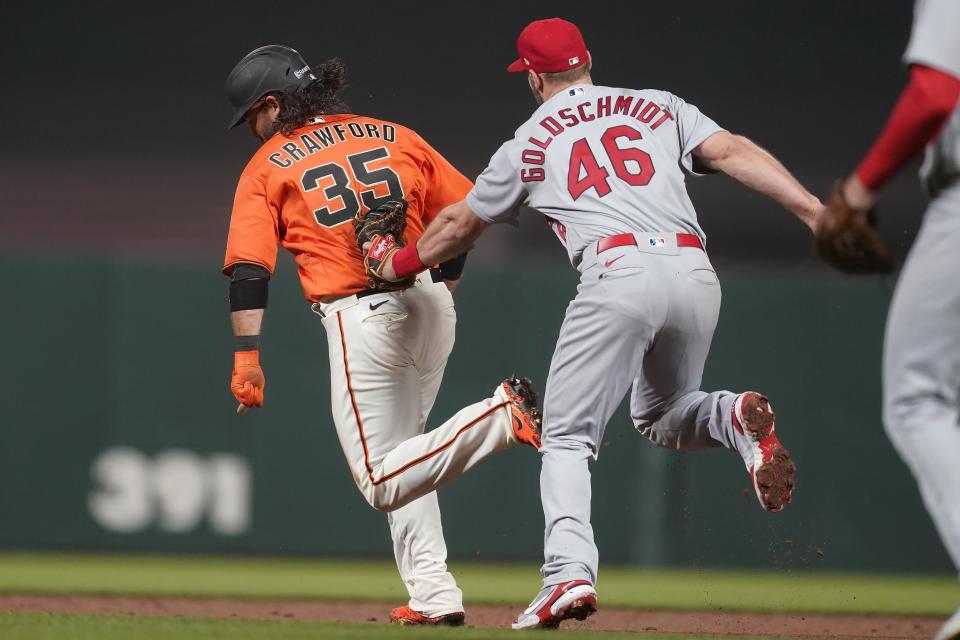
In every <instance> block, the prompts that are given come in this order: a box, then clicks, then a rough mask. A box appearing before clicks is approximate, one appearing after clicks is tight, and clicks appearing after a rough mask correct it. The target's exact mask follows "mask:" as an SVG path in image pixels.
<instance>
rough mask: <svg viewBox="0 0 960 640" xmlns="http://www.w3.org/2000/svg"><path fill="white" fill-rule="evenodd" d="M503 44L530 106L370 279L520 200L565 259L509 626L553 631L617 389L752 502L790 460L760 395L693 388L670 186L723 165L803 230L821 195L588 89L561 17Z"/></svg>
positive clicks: (637, 101)
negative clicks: (522, 602) (529, 541)
mask: <svg viewBox="0 0 960 640" xmlns="http://www.w3.org/2000/svg"><path fill="white" fill-rule="evenodd" d="M517 48H518V50H519V53H520V58H519V59H518V60H517V61H516V62H514V63H513V64H511V65H510V66H509V67H508V69H509V70H510V71H515V72H525V73H526V76H527V79H528V82H529V84H530V88H531V90H532V91H533V94H534V96H535V98H536V100H537V102H539V103H540V107H539V108H538V109H537V110H536V111H535V112H534V114H533V116H531V117H530V118H529V119H528V120H527V121H526V122H525V123H523V124H522V125H520V127H519V128H518V129H517V131H516V134H515V136H514V137H513V139H512V140H509V141H507V142H506V143H504V144H503V146H501V147H500V149H499V150H498V151H497V152H496V153H495V154H494V156H493V158H492V159H491V160H490V163H489V165H488V166H487V168H486V169H485V170H484V171H483V173H482V174H481V175H480V177H479V178H478V179H477V182H476V184H475V186H474V187H473V189H472V190H471V191H470V193H469V194H468V195H467V197H466V199H465V200H464V201H461V202H458V203H455V204H453V205H450V206H448V207H446V208H445V209H444V210H442V211H441V212H440V213H439V214H438V216H437V218H436V219H435V220H434V221H433V222H432V223H431V224H430V225H429V226H428V228H427V230H426V232H425V233H424V235H423V236H422V237H421V238H420V239H419V241H418V242H417V243H415V244H411V245H409V246H407V247H405V248H404V249H401V250H400V251H399V252H398V253H397V254H396V258H397V259H395V260H394V261H393V262H392V265H388V268H387V269H385V274H386V275H388V276H390V278H391V279H395V278H401V277H404V276H406V275H408V274H407V272H408V270H409V269H410V267H409V266H408V265H409V264H410V261H411V259H413V258H416V262H414V263H413V264H414V265H417V264H421V263H422V264H433V263H436V262H438V261H439V260H442V259H445V258H446V256H448V255H456V254H457V253H459V252H460V251H462V250H463V249H462V248H463V247H466V246H469V244H470V243H471V242H473V241H474V239H476V238H477V237H478V236H479V235H480V234H481V233H482V232H483V230H484V229H486V228H487V227H488V226H489V225H490V224H492V223H497V222H511V221H513V220H514V219H515V218H516V216H517V215H518V208H519V205H521V204H525V205H527V206H529V207H532V208H533V209H536V210H537V211H539V212H540V213H542V214H543V215H544V216H545V217H546V219H547V221H548V223H549V224H550V226H551V227H552V229H553V231H554V232H555V234H556V236H557V238H558V239H559V240H560V242H561V243H562V244H563V245H564V247H565V248H566V250H567V254H568V256H569V258H570V262H571V264H573V266H574V267H576V268H577V269H578V270H579V271H580V274H581V277H580V284H579V286H578V288H577V295H576V297H575V298H574V299H573V300H572V301H571V302H570V304H569V306H568V307H567V311H566V316H565V318H564V321H563V325H562V328H561V330H560V336H559V338H558V340H557V346H556V350H555V351H554V354H553V359H552V361H551V364H550V372H549V376H548V380H547V385H546V392H545V397H544V408H543V411H544V415H543V426H542V428H543V432H542V446H541V448H540V453H541V454H542V464H543V466H542V471H541V476H540V490H541V499H542V503H543V511H544V518H545V522H546V531H545V540H544V557H545V562H544V565H543V568H542V570H541V573H542V575H543V585H544V586H543V590H542V591H541V592H540V593H539V594H538V596H537V597H536V598H535V599H534V601H533V603H532V604H531V605H530V607H528V608H527V609H526V610H525V611H524V612H522V613H521V614H520V615H519V616H518V617H517V619H516V620H515V621H514V623H513V627H514V628H515V629H521V628H530V627H556V626H558V625H559V624H560V622H561V621H562V620H565V619H567V618H571V617H575V618H579V619H583V618H585V617H586V616H587V615H589V614H591V613H593V612H594V611H595V610H596V602H597V600H596V598H597V596H596V591H595V589H594V585H595V584H596V581H597V565H598V552H597V547H596V545H595V544H594V540H593V530H592V528H591V525H590V471H589V468H588V463H589V462H591V461H593V460H596V458H597V456H598V453H599V444H600V442H601V441H602V439H603V433H604V429H605V427H606V424H607V421H608V420H609V419H610V417H611V415H612V414H613V412H614V410H615V409H616V408H617V406H618V405H619V404H620V402H621V400H622V399H623V397H624V395H625V394H626V392H627V391H628V389H629V390H632V393H631V404H630V407H631V415H632V418H633V422H634V424H635V426H636V428H637V430H638V431H640V432H641V433H642V434H643V435H644V436H646V437H647V438H649V439H650V440H651V441H653V442H655V443H656V444H658V445H660V446H663V447H667V448H672V449H679V450H688V451H689V450H697V449H706V448H710V447H717V446H724V447H727V448H729V449H733V450H734V451H736V452H737V453H739V454H740V456H741V457H742V458H743V461H744V463H745V465H746V467H747V469H748V472H749V473H750V475H751V477H752V479H753V485H754V488H755V491H756V494H757V497H758V499H759V501H760V503H761V505H762V506H763V507H764V508H765V509H767V510H768V511H771V512H773V511H779V510H780V509H782V508H783V507H784V506H785V505H786V504H787V503H788V502H790V497H791V492H792V490H793V487H794V472H795V469H796V467H795V465H794V463H793V461H792V460H791V458H790V454H789V453H788V452H787V450H786V448H784V447H783V446H782V445H781V444H780V442H779V441H778V439H777V435H776V433H775V432H774V413H773V410H772V408H771V407H770V403H769V401H768V399H767V398H766V397H765V396H763V395H761V394H760V393H757V392H752V391H748V392H745V393H736V392H732V391H714V392H710V393H708V392H704V391H701V390H700V389H699V387H700V382H701V378H702V373H703V367H704V362H705V360H706V358H707V352H708V350H709V348H710V341H711V339H712V336H713V331H714V328H715V326H716V323H717V317H718V314H719V310H720V286H719V283H718V281H717V276H716V274H715V273H714V270H713V267H712V266H711V264H710V260H709V259H708V258H707V254H706V252H705V251H704V248H705V246H706V238H705V236H704V233H703V231H702V230H701V229H700V226H699V225H698V224H697V217H696V213H695V211H694V208H693V205H692V203H691V201H690V198H689V197H688V195H687V191H686V188H685V185H684V180H685V178H686V176H688V175H700V174H702V173H706V172H711V171H723V172H724V173H727V174H729V175H731V176H733V177H734V178H736V179H737V180H739V181H740V182H742V183H743V184H745V185H747V186H749V187H751V188H753V189H756V190H757V191H760V192H761V193H764V194H766V195H768V196H770V197H772V198H773V199H775V200H776V201H777V202H779V203H780V204H782V205H783V206H784V207H786V208H787V209H789V210H790V211H791V212H793V213H794V214H795V215H796V216H797V217H798V218H800V219H801V220H802V221H803V222H804V223H805V224H807V225H808V226H810V227H811V228H812V227H813V225H815V223H816V220H817V217H818V215H819V214H820V213H821V211H822V205H821V203H820V201H819V200H818V199H817V198H816V197H815V196H813V195H811V194H810V193H809V192H807V191H806V190H805V189H804V188H803V187H802V186H801V185H800V184H799V183H798V182H797V181H796V180H795V179H794V178H793V177H792V176H791V175H790V173H789V172H788V171H787V170H786V169H785V168H784V167H783V165H781V164H780V163H779V162H778V161H777V160H775V159H774V158H773V157H772V156H771V155H770V154H768V153H767V152H765V151H763V150H762V149H760V148H759V147H757V146H756V145H755V144H753V143H752V142H750V141H749V140H747V139H746V138H743V137H741V136H736V135H732V134H730V133H728V132H726V131H724V130H723V129H722V128H721V127H720V126H718V125H717V124H716V123H715V122H714V121H713V120H711V119H710V118H708V117H707V116H705V115H704V114H702V113H701V112H700V111H699V110H698V109H697V108H696V107H694V106H693V105H691V104H688V103H687V102H684V101H683V100H682V99H681V98H679V97H677V96H675V95H673V94H671V93H668V92H666V91H657V90H649V89H648V90H631V89H621V88H614V87H603V86H595V85H594V84H593V83H592V80H591V77H590V69H591V59H590V54H589V52H588V51H587V48H586V45H585V44H584V41H583V38H582V36H581V35H580V32H579V30H578V29H577V27H576V26H575V25H573V24H572V23H570V22H567V21H565V20H561V19H559V18H553V19H549V20H538V21H536V22H533V23H531V24H530V25H529V26H527V27H526V28H525V29H524V30H523V32H522V33H521V34H520V37H519V39H518V41H517ZM398 265H401V268H400V269H396V267H397V266H398ZM394 271H399V272H398V273H394Z"/></svg>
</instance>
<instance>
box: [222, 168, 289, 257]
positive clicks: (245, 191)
mask: <svg viewBox="0 0 960 640" xmlns="http://www.w3.org/2000/svg"><path fill="white" fill-rule="evenodd" d="M277 221H278V212H277V210H276V207H274V206H272V205H271V201H270V198H269V197H268V195H267V188H266V185H265V184H264V183H263V180H262V179H260V178H259V177H257V176H255V175H248V174H247V173H244V175H242V176H240V182H239V183H238V184H237V194H236V196H235V197H234V200H233V213H232V214H231V215H230V234H229V235H228V236H227V255H226V257H224V260H223V273H225V274H227V275H230V273H231V272H232V271H233V265H235V264H237V263H239V262H249V263H252V264H257V265H260V266H262V267H264V268H265V269H266V270H267V271H269V272H270V273H271V274H272V273H273V268H274V266H275V265H276V262H277V243H278V242H279V240H280V231H279V225H278V222H277Z"/></svg>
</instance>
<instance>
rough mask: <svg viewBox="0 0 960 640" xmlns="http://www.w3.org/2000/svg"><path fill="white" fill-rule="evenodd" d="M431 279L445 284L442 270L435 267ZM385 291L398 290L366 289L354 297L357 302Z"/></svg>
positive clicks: (431, 272) (431, 270)
mask: <svg viewBox="0 0 960 640" xmlns="http://www.w3.org/2000/svg"><path fill="white" fill-rule="evenodd" d="M430 279H431V280H432V281H434V282H443V276H442V275H440V269H438V268H436V267H434V268H433V269H430ZM384 291H396V289H364V290H362V291H357V292H356V293H355V294H354V295H355V296H357V300H359V299H360V298H366V297H367V296H372V295H373V294H375V293H383V292H384Z"/></svg>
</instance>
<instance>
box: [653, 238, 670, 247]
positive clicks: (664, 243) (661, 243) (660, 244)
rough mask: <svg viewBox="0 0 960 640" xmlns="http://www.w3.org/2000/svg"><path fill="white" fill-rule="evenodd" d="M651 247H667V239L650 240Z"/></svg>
mask: <svg viewBox="0 0 960 640" xmlns="http://www.w3.org/2000/svg"><path fill="white" fill-rule="evenodd" d="M650 246H651V247H665V246H667V239H666V238H650Z"/></svg>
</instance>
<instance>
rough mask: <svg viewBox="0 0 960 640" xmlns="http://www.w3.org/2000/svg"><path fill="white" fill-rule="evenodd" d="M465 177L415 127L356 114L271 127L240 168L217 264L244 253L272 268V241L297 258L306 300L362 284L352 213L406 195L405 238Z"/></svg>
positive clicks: (463, 190)
mask: <svg viewBox="0 0 960 640" xmlns="http://www.w3.org/2000/svg"><path fill="white" fill-rule="evenodd" d="M472 186H473V184H472V183H471V182H470V180H468V179H467V178H466V177H464V175H463V174H461V173H460V172H459V171H457V170H456V169H455V168H453V165H451V164H450V163H449V162H447V160H446V159H444V157H443V156H441V155H440V154H439V153H437V151H436V150H434V149H433V148H432V147H431V146H430V145H429V144H427V143H426V142H425V141H424V140H423V138H421V137H420V136H419V135H417V134H416V132H414V131H412V130H411V129H407V128H406V127H403V126H400V125H398V124H393V123H390V122H384V121H383V120H377V119H375V118H366V117H363V116H355V115H349V114H346V115H331V116H322V117H319V116H318V117H315V118H311V119H310V120H309V121H308V123H307V124H306V125H305V126H303V127H301V128H299V129H297V130H296V131H294V132H293V135H292V136H290V137H286V136H283V135H281V134H279V133H278V134H276V135H274V136H273V137H272V138H270V139H269V140H267V141H266V142H265V143H264V144H263V146H262V147H260V149H259V150H258V151H257V153H256V154H254V156H253V158H251V160H250V162H249V163H248V164H247V167H246V168H245V169H244V170H243V173H242V174H241V176H240V182H239V184H238V185H237V194H236V197H235V198H234V203H233V213H232V215H231V219H230V234H229V237H228V238H227V255H226V258H225V259H224V266H223V272H224V273H225V274H227V275H229V274H230V273H231V272H232V271H233V266H234V265H235V264H237V263H240V262H249V263H252V264H257V265H261V266H263V267H265V268H266V269H267V270H268V271H269V272H270V273H271V274H272V273H273V269H274V265H275V264H276V260H277V244H278V243H279V244H280V245H282V246H283V247H284V248H285V249H287V250H288V251H290V252H291V253H292V254H293V255H294V257H295V258H296V261H297V264H298V265H299V269H298V272H299V274H300V284H301V285H302V286H303V293H304V295H305V296H306V298H307V300H309V301H311V302H316V301H317V300H319V299H320V298H321V297H324V296H340V295H347V294H351V293H356V292H358V291H361V290H363V289H365V288H367V277H366V275H365V273H364V269H363V253H362V252H361V251H360V249H359V248H357V245H356V241H355V240H354V236H353V224H351V222H352V220H353V218H354V216H355V215H356V214H357V213H358V212H360V211H368V210H370V209H375V208H376V207H378V206H379V205H380V204H382V203H384V202H386V201H388V200H399V199H401V198H402V199H404V200H406V201H407V202H408V203H409V207H408V209H407V228H406V230H405V231H404V234H403V238H404V241H405V242H406V243H407V244H409V243H411V242H415V241H416V239H417V238H419V237H420V236H421V235H422V234H423V229H424V227H425V226H426V225H427V224H429V222H430V221H431V220H433V218H434V217H435V216H436V215H437V213H438V212H439V211H440V210H441V209H442V208H443V207H445V206H447V205H448V204H452V203H454V202H457V201H459V200H462V199H463V198H464V197H465V196H466V195H467V192H469V191H470V188H471V187H472Z"/></svg>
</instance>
